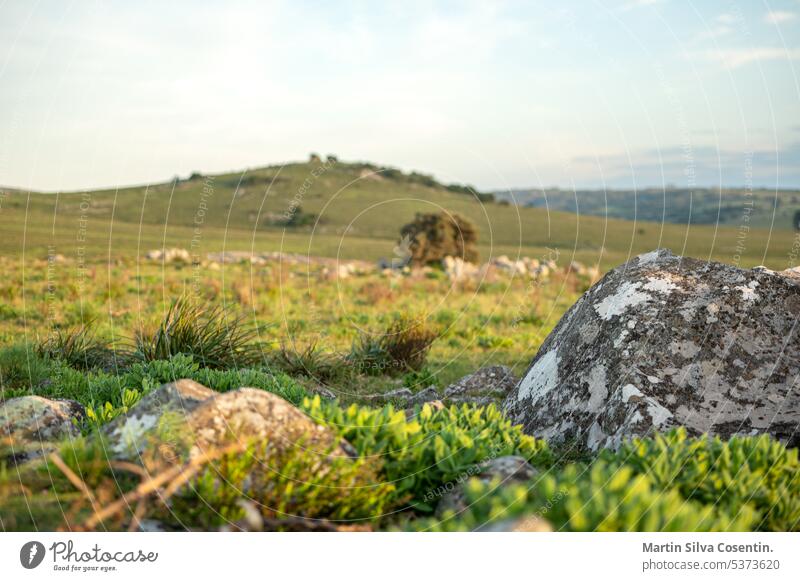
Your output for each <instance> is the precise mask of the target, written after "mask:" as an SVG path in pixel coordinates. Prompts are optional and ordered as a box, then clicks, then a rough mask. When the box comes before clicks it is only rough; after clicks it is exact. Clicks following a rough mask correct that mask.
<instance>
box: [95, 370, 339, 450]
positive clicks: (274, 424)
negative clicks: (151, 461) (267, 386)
mask: <svg viewBox="0 0 800 581" xmlns="http://www.w3.org/2000/svg"><path fill="white" fill-rule="evenodd" d="M165 414H169V424H170V425H169V426H167V428H168V429H165V426H164V423H165V418H166V417H167V416H165ZM159 429H161V430H162V431H166V432H169V431H170V430H171V431H172V432H173V433H176V434H179V436H178V435H174V436H172V437H170V440H171V441H162V440H164V436H163V435H162V434H159V433H158V430H159ZM104 433H105V435H106V438H107V440H108V445H109V449H110V451H111V453H112V454H113V455H115V456H117V457H126V458H136V457H137V456H138V455H140V454H142V453H143V452H145V451H146V450H147V448H148V447H151V448H152V447H153V446H158V447H159V448H163V447H167V448H169V449H167V450H166V452H165V454H162V456H164V455H167V456H169V455H174V456H176V457H180V456H183V455H184V453H185V454H187V455H189V456H194V455H197V454H200V453H203V452H212V451H213V450H214V449H216V448H222V447H225V446H228V445H230V444H234V443H237V442H242V443H247V442H249V441H251V440H259V441H269V442H270V443H271V444H273V445H275V446H281V447H282V446H302V447H304V448H311V449H314V450H321V451H322V450H325V451H326V453H327V452H328V451H330V450H333V452H332V453H333V454H334V455H339V454H351V453H352V448H350V447H349V444H347V443H346V442H343V441H342V442H340V441H339V440H338V438H337V437H336V436H334V434H333V432H332V431H331V430H330V429H328V428H326V427H324V426H321V425H319V424H317V423H315V422H314V421H313V420H312V419H311V418H309V417H308V416H307V415H306V414H304V413H303V412H302V411H300V410H299V409H297V408H296V407H295V406H293V405H292V404H290V403H289V402H287V401H286V400H284V399H283V398H281V397H279V396H277V395H275V394H273V393H269V392H267V391H264V390H261V389H253V388H248V387H243V388H240V389H237V390H235V391H229V392H226V393H218V392H215V391H213V390H211V389H208V388H207V387H204V386H202V385H200V384H199V383H196V382H194V381H191V380H188V379H182V380H179V381H176V382H174V383H169V384H166V385H163V386H161V387H159V388H158V389H157V390H155V391H153V392H152V393H150V394H148V395H147V396H146V397H144V398H143V399H142V401H141V402H139V403H138V404H137V405H136V406H134V407H133V408H132V409H131V410H130V411H129V412H128V413H127V414H125V415H122V416H118V417H117V418H115V419H114V420H113V421H112V422H110V423H109V424H108V425H106V426H105V427H104Z"/></svg>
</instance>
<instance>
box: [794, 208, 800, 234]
mask: <svg viewBox="0 0 800 581" xmlns="http://www.w3.org/2000/svg"><path fill="white" fill-rule="evenodd" d="M794 229H795V230H800V210H797V211H796V212H795V213H794Z"/></svg>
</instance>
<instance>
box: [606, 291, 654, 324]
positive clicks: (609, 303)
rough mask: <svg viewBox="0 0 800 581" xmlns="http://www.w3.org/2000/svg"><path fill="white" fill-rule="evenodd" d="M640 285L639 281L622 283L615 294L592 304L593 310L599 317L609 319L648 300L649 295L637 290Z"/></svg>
mask: <svg viewBox="0 0 800 581" xmlns="http://www.w3.org/2000/svg"><path fill="white" fill-rule="evenodd" d="M641 286H642V283H641V282H624V283H622V284H621V285H620V287H619V290H618V291H617V293H616V294H614V295H611V296H607V297H606V298H604V299H603V300H602V301H600V302H599V303H598V304H596V305H595V306H594V309H595V311H597V314H598V315H599V316H600V318H601V319H603V320H604V321H609V320H611V318H613V317H616V316H619V315H621V314H622V313H624V312H625V311H626V310H627V309H629V308H631V307H635V306H637V305H640V304H642V303H646V302H648V301H649V300H650V299H651V295H650V294H649V293H646V292H642V291H640V290H638V289H639V287H641Z"/></svg>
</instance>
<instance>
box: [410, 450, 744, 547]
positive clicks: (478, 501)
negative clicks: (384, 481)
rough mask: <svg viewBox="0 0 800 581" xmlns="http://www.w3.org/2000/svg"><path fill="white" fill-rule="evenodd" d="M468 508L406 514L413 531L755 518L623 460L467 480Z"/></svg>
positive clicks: (672, 526) (613, 526) (717, 523)
mask: <svg viewBox="0 0 800 581" xmlns="http://www.w3.org/2000/svg"><path fill="white" fill-rule="evenodd" d="M465 492H466V504H467V506H468V507H469V508H468V509H467V510H465V511H464V512H463V513H461V514H458V515H456V514H455V513H454V512H453V511H445V514H444V515H443V516H442V518H441V519H438V520H437V519H431V518H428V519H420V520H416V521H411V522H410V523H409V524H408V528H410V529H413V530H432V531H460V530H481V529H485V528H488V527H489V526H490V525H492V524H496V523H498V522H501V521H504V520H507V519H521V520H520V521H518V524H521V525H522V527H523V528H524V519H525V518H534V519H544V520H546V521H548V522H549V523H550V524H551V525H552V527H553V529H554V530H556V531H601V532H602V531H672V532H677V531H683V532H699V531H748V530H751V529H752V527H753V526H755V524H756V523H757V522H758V518H759V516H758V513H757V512H756V511H755V510H753V509H751V508H749V507H743V509H742V510H740V511H737V512H734V513H730V512H728V511H725V510H722V509H719V508H717V507H715V506H713V505H703V504H701V503H699V502H695V501H687V500H686V499H684V498H683V497H682V496H681V495H680V493H678V492H677V491H675V490H666V491H665V490H662V489H660V488H659V487H657V486H656V485H654V484H653V482H652V481H651V480H650V479H649V478H648V477H647V476H646V475H644V474H636V472H635V471H634V470H633V469H632V468H631V467H629V466H620V465H618V464H613V463H608V462H605V461H602V460H600V461H597V462H595V463H593V464H592V465H591V466H589V467H586V466H584V465H581V464H571V465H569V466H567V467H565V468H564V469H563V470H560V471H556V472H553V473H548V474H544V475H542V476H540V477H538V478H536V479H534V480H533V481H531V482H530V483H523V484H512V485H505V486H500V483H499V481H493V482H490V483H485V482H482V481H480V480H478V479H471V480H470V481H469V482H468V483H467V485H466V487H465Z"/></svg>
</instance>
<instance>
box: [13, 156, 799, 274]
mask: <svg viewBox="0 0 800 581" xmlns="http://www.w3.org/2000/svg"><path fill="white" fill-rule="evenodd" d="M295 203H299V205H300V207H301V209H302V212H303V216H305V217H307V218H309V222H308V223H307V224H304V225H299V226H293V227H285V226H284V225H283V223H282V220H283V217H284V215H285V214H286V213H287V211H288V210H289V209H290V208H291V207H292V205H293V204H295ZM441 209H446V210H448V211H454V212H459V213H461V214H463V215H465V216H467V217H468V218H470V219H471V220H472V221H473V222H475V224H476V225H477V227H478V229H479V233H480V246H481V252H482V258H483V259H484V260H485V259H488V258H489V257H491V256H497V255H501V254H507V255H510V256H516V255H521V256H531V257H539V256H541V255H542V254H544V253H546V252H547V249H557V250H558V251H559V253H560V256H561V260H565V261H569V260H572V259H576V260H579V261H581V262H584V263H586V264H590V265H598V266H600V267H601V269H604V270H605V269H607V268H609V267H611V266H614V265H617V264H620V263H622V262H625V261H626V260H628V259H629V258H630V257H632V256H635V255H637V254H640V253H642V252H646V251H649V250H652V249H653V248H656V247H666V248H670V249H671V250H673V251H674V252H676V253H678V254H685V255H690V256H695V257H699V258H704V259H712V260H719V261H724V262H735V263H739V264H741V265H742V266H756V265H759V264H765V265H767V266H769V267H771V268H774V269H783V268H787V267H788V266H794V262H795V261H796V254H797V252H796V250H794V251H793V244H794V243H795V239H794V233H793V232H791V231H789V230H785V229H784V230H773V231H772V232H770V231H769V230H768V229H756V228H753V227H752V224H751V223H749V222H744V221H740V222H737V223H732V224H726V225H724V226H719V227H717V226H715V225H702V226H698V225H679V224H669V223H664V224H661V223H652V222H641V221H639V222H638V223H635V222H633V221H625V220H618V219H605V218H600V217H596V216H587V215H585V214H581V215H576V214H574V213H569V212H561V211H547V210H544V209H540V208H524V207H522V208H517V207H514V206H511V205H505V204H501V203H496V202H486V203H483V202H480V201H478V200H477V199H476V198H475V197H474V196H472V195H468V194H464V193H457V192H454V191H450V190H448V189H447V188H445V187H444V186H443V185H441V184H438V183H436V182H435V181H434V180H433V179H431V178H428V177H427V176H423V175H422V174H403V173H401V172H399V171H397V170H391V169H388V168H381V167H378V166H374V165H370V164H363V163H344V162H337V163H333V164H331V165H330V166H328V165H325V164H324V163H323V162H314V163H311V162H309V163H291V164H286V165H282V166H270V167H266V168H260V169H253V170H246V171H242V172H237V173H230V174H221V175H216V176H201V175H195V176H194V177H192V178H191V179H185V180H177V179H176V180H173V181H172V182H167V183H162V184H153V185H149V186H138V187H126V188H119V189H107V190H99V191H92V192H73V193H33V192H31V193H28V192H20V191H16V190H6V191H5V192H4V194H3V197H2V200H0V228H2V232H3V234H4V236H3V237H2V239H0V252H1V253H2V254H3V255H4V256H7V257H19V256H23V255H24V256H25V257H30V258H44V257H46V256H47V255H48V254H53V253H57V254H63V255H64V256H66V257H74V258H78V257H82V258H81V259H84V258H85V259H87V260H101V261H102V260H105V259H107V258H109V257H111V258H120V257H134V256H139V255H141V254H143V253H145V252H147V251H148V250H151V249H154V248H160V247H162V246H167V247H171V246H177V247H183V248H187V249H190V250H191V251H192V252H193V253H195V254H197V255H198V256H204V255H205V254H206V253H208V252H215V251H220V250H222V249H227V250H245V251H249V250H253V251H256V252H263V251H273V250H282V251H284V252H299V253H304V254H310V255H317V256H339V257H341V258H363V259H368V260H375V259H378V258H380V257H391V256H392V249H393V247H394V244H395V242H396V240H397V238H398V232H399V229H400V227H401V226H402V225H403V224H405V223H407V222H409V221H410V220H411V219H412V218H413V216H414V214H415V213H416V212H432V211H439V210H441Z"/></svg>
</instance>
